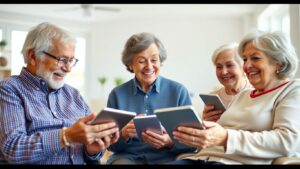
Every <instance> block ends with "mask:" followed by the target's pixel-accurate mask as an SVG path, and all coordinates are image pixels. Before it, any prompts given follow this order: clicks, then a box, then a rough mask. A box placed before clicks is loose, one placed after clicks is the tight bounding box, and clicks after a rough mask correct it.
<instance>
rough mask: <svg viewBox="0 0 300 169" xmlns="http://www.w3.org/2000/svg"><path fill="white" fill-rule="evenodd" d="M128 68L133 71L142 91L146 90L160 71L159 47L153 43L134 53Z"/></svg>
mask: <svg viewBox="0 0 300 169" xmlns="http://www.w3.org/2000/svg"><path fill="white" fill-rule="evenodd" d="M129 68H130V69H131V70H132V71H133V72H134V74H135V77H136V78H137V80H138V82H139V83H140V86H141V87H142V89H143V91H144V92H146V91H147V90H148V89H149V88H150V86H151V85H152V84H153V83H154V81H155V80H156V78H157V77H158V75H159V73H160V59H159V49H158V47H157V46H156V45H155V43H152V44H151V45H150V46H149V47H148V48H147V49H146V50H144V51H142V52H140V53H137V54H135V55H134V58H133V61H132V63H131V65H129Z"/></svg>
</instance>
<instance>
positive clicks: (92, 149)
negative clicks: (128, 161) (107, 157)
mask: <svg viewBox="0 0 300 169" xmlns="http://www.w3.org/2000/svg"><path fill="white" fill-rule="evenodd" d="M119 137H120V134H119V132H116V133H114V134H112V135H110V136H105V137H103V138H102V139H99V140H97V141H95V142H93V143H92V144H88V145H86V150H87V152H88V154H89V155H94V154H97V153H98V152H100V151H103V150H104V149H106V148H108V147H109V146H110V145H111V144H114V143H116V142H117V141H118V139H119Z"/></svg>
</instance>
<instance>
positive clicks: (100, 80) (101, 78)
mask: <svg viewBox="0 0 300 169" xmlns="http://www.w3.org/2000/svg"><path fill="white" fill-rule="evenodd" d="M98 82H99V83H100V85H101V88H102V91H101V96H102V97H104V98H105V97H106V96H105V87H104V86H105V83H106V82H107V77H105V76H101V77H98Z"/></svg>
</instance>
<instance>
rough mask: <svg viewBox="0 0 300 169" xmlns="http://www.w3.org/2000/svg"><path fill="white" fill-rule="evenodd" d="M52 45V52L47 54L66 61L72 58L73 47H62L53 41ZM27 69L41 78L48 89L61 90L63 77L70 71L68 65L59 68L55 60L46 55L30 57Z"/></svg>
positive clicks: (62, 45)
mask: <svg viewBox="0 0 300 169" xmlns="http://www.w3.org/2000/svg"><path fill="white" fill-rule="evenodd" d="M53 44H54V48H53V50H50V51H48V53H51V54H52V55H54V56H57V57H64V58H67V59H70V58H73V57H74V53H75V47H74V46H73V45H64V44H61V43H60V42H58V41H55V40H54V41H53ZM31 55H33V54H31ZM28 69H29V71H30V72H31V73H33V74H36V75H38V76H40V77H41V78H43V79H44V80H45V81H46V83H47V85H48V87H49V89H59V88H61V87H62V86H63V85H64V81H65V76H66V75H67V74H68V73H69V72H70V71H71V67H70V64H68V65H64V66H59V65H58V64H57V60H55V59H54V58H51V57H48V56H47V55H45V56H44V58H39V57H31V61H30V64H29V65H28Z"/></svg>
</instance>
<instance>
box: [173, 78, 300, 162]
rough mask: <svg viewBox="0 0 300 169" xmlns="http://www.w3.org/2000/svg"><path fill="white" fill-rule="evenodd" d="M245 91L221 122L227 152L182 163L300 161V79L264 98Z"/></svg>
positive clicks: (213, 151) (205, 153)
mask: <svg viewBox="0 0 300 169" xmlns="http://www.w3.org/2000/svg"><path fill="white" fill-rule="evenodd" d="M251 91H252V89H248V90H244V91H242V92H241V93H240V94H239V95H237V97H236V98H235V99H234V100H233V102H232V104H231V106H229V108H228V109H227V111H225V112H224V114H223V115H222V116H221V118H220V119H219V120H218V121H217V122H218V123H219V124H221V125H222V126H223V127H225V128H227V131H228V140H227V149H226V150H224V147H221V146H215V147H210V148H206V149H202V150H201V151H199V152H198V153H197V154H183V155H180V156H179V157H178V159H194V160H197V159H205V160H209V161H220V162H223V163H226V164H271V163H272V161H273V160H274V159H275V158H278V157H282V156H288V157H300V79H297V80H291V81H290V82H289V83H287V84H286V85H284V86H282V87H280V88H278V89H276V90H274V91H272V92H269V93H266V94H263V95H261V96H258V97H255V98H251V97H250V93H251Z"/></svg>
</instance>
